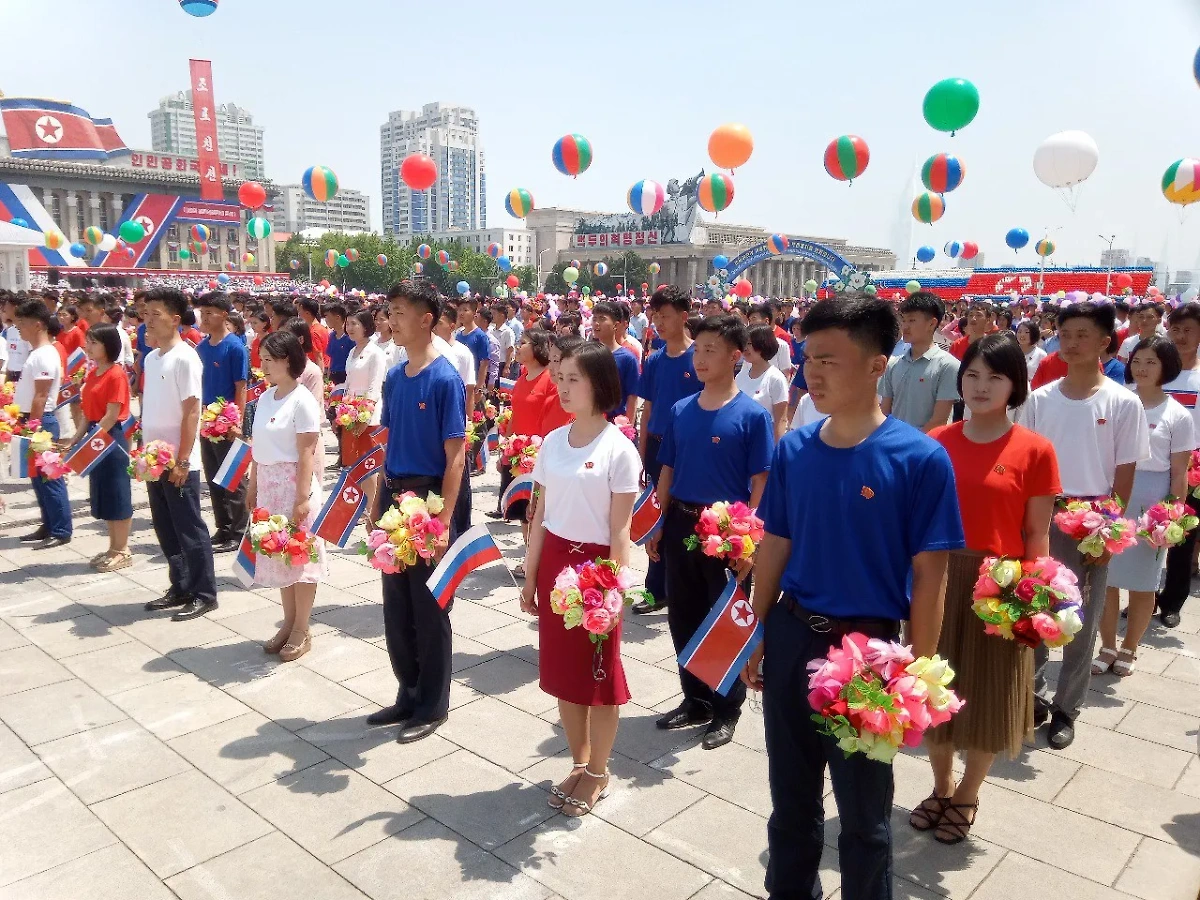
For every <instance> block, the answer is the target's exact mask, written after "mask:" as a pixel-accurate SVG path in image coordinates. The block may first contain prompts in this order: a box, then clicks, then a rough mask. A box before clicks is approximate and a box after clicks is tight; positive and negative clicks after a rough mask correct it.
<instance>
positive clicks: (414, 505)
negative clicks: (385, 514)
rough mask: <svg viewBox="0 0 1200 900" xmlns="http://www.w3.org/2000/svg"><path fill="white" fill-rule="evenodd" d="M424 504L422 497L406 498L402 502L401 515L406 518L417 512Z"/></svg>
mask: <svg viewBox="0 0 1200 900" xmlns="http://www.w3.org/2000/svg"><path fill="white" fill-rule="evenodd" d="M423 505H424V503H423V502H422V500H421V498H420V497H405V498H404V499H403V500H401V501H400V514H401V515H403V516H404V517H405V518H407V517H408V516H411V515H412V514H413V513H415V512H417V511H418V510H419V509H420V508H421V507H422V506H423Z"/></svg>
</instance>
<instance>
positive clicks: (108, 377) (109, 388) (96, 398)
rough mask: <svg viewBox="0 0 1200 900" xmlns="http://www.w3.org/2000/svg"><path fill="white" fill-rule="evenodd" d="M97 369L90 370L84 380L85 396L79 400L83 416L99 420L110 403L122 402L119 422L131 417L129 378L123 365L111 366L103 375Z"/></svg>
mask: <svg viewBox="0 0 1200 900" xmlns="http://www.w3.org/2000/svg"><path fill="white" fill-rule="evenodd" d="M96 372H97V370H96V369H93V370H92V371H90V372H88V374H87V377H86V378H84V380H83V397H82V399H81V400H80V401H79V402H80V404H81V409H82V410H83V417H84V418H85V419H87V420H88V421H89V422H99V421H100V420H101V419H103V418H104V414H105V413H106V412H107V411H108V404H110V403H120V404H121V412H120V414H119V415H118V416H117V421H118V422H124V421H125V420H126V419H128V418H129V378H128V377H127V376H126V374H125V370H124V369H123V368H122V367H121V366H109V368H108V371H107V372H105V373H104V374H103V375H97V374H96Z"/></svg>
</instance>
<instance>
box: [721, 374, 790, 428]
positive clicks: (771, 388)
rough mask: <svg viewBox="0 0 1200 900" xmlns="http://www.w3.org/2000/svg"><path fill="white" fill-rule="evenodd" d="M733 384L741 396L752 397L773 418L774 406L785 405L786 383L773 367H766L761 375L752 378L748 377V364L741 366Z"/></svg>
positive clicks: (786, 395)
mask: <svg viewBox="0 0 1200 900" xmlns="http://www.w3.org/2000/svg"><path fill="white" fill-rule="evenodd" d="M733 383H734V384H736V385H737V387H738V390H739V391H741V392H742V393H743V394H746V395H748V396H750V397H753V398H754V399H755V400H757V401H758V404H759V405H760V406H761V407H762V408H763V409H765V410H766V411H767V412H769V413H770V414H771V417H772V418H774V416H775V404H776V403H787V399H788V381H787V378H785V377H784V375H783V373H782V372H780V371H779V370H778V369H777V368H775V367H774V366H767V368H766V369H765V370H764V371H763V373H762V374H761V375H759V376H758V377H757V378H754V377H752V376H751V375H750V364H749V363H746V364H745V365H743V366H742V368H741V371H740V372H738V373H737V374H736V375H735V376H734V377H733Z"/></svg>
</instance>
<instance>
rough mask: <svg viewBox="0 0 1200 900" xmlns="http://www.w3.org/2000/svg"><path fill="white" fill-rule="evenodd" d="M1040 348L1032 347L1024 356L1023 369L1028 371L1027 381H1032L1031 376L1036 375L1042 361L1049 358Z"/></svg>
mask: <svg viewBox="0 0 1200 900" xmlns="http://www.w3.org/2000/svg"><path fill="white" fill-rule="evenodd" d="M1049 355H1050V354H1048V353H1047V352H1046V351H1045V350H1043V349H1042V348H1041V347H1034V348H1033V349H1032V350H1030V351H1029V352H1028V353H1026V354H1025V368H1026V369H1028V370H1029V380H1030V381H1033V376H1034V375H1035V374H1037V370H1038V366H1040V365H1041V364H1042V360H1043V359H1045V358H1046V357H1047V356H1049Z"/></svg>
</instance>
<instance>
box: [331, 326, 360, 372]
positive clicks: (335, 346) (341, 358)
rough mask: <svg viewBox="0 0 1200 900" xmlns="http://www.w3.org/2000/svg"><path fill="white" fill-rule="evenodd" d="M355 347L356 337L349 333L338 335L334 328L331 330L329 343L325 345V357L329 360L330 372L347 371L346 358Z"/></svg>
mask: <svg viewBox="0 0 1200 900" xmlns="http://www.w3.org/2000/svg"><path fill="white" fill-rule="evenodd" d="M353 349H354V338H352V337H350V335H348V334H343V335H342V336H341V337H338V336H337V335H336V334H334V332H333V330H332V329H330V331H329V343H327V344H326V345H325V358H326V359H327V360H329V371H330V372H345V371H346V360H347V359H348V358H349V356H350V351H351V350H353Z"/></svg>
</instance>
